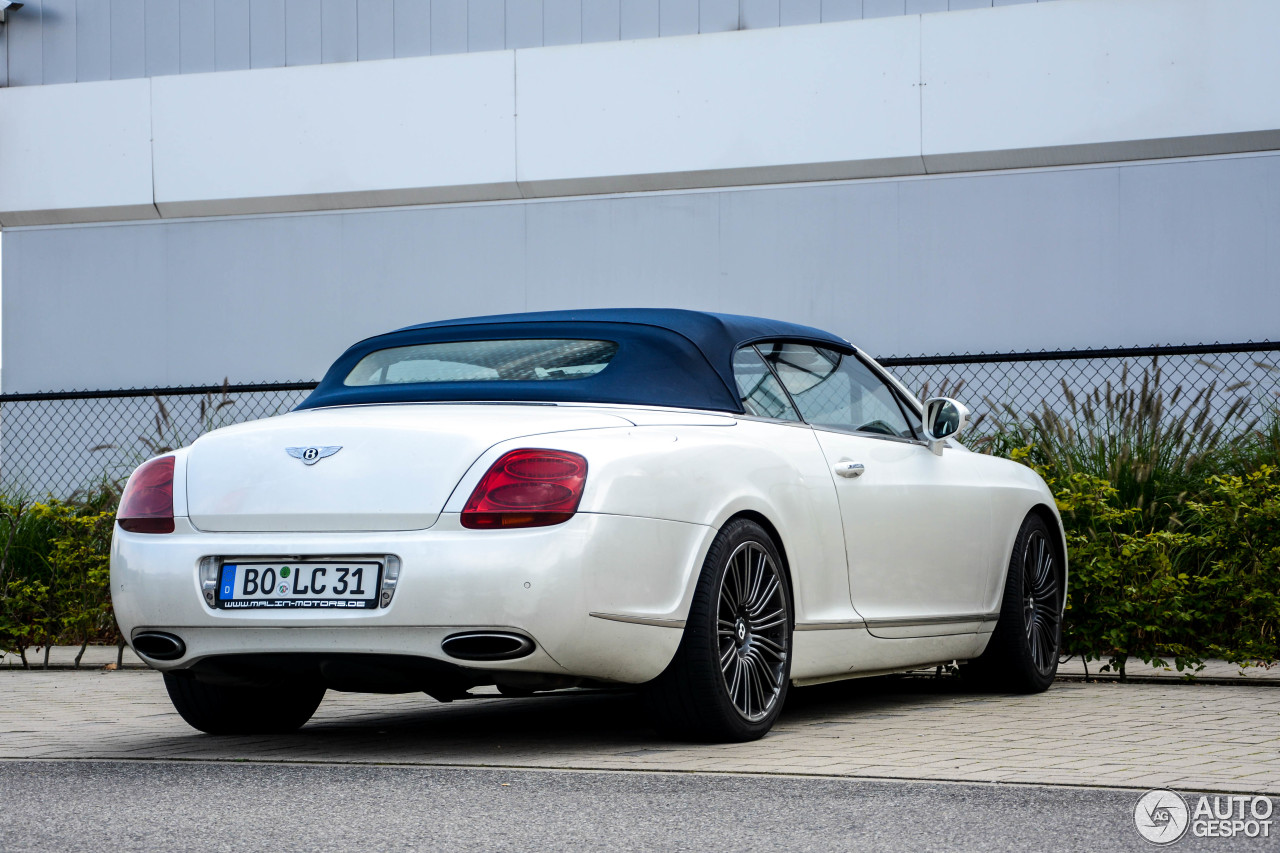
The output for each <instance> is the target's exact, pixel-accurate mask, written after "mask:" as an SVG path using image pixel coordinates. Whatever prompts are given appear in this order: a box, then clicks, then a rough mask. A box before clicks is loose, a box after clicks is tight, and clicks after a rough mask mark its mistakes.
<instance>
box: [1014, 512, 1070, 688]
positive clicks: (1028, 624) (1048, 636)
mask: <svg viewBox="0 0 1280 853" xmlns="http://www.w3.org/2000/svg"><path fill="white" fill-rule="evenodd" d="M1061 614H1062V604H1061V602H1060V601H1059V600H1058V575H1057V571H1056V569H1055V567H1054V560H1053V545H1051V544H1050V543H1049V539H1048V537H1046V536H1045V535H1044V533H1043V532H1042V531H1040V530H1033V531H1031V535H1030V536H1028V537H1027V545H1026V548H1025V549H1024V550H1023V554H1022V619H1023V622H1024V624H1025V629H1026V637H1027V650H1028V651H1029V652H1030V653H1031V662H1032V663H1034V664H1035V667H1036V669H1037V670H1039V671H1040V672H1041V673H1043V674H1049V673H1052V672H1053V671H1054V670H1055V669H1056V668H1057V664H1058V626H1059V624H1060V622H1061Z"/></svg>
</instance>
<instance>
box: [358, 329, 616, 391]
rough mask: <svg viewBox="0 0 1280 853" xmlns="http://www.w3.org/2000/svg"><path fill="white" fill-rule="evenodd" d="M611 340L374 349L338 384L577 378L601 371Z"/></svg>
mask: <svg viewBox="0 0 1280 853" xmlns="http://www.w3.org/2000/svg"><path fill="white" fill-rule="evenodd" d="M617 351H618V345H617V344H616V343H614V342H613V341H575V340H564V339H546V340H541V339H540V340H504V341H457V342H449V343H436V344H417V345H415V346H408V347H391V348H388V349H384V350H378V351H377V352H372V353H370V354H369V355H366V356H365V357H364V358H362V359H360V361H359V363H358V364H356V366H355V367H354V368H352V370H351V372H350V373H348V374H347V378H346V379H345V380H343V384H344V385H347V386H349V387H356V388H359V387H366V386H370V385H403V384H409V383H421V382H504V381H506V382H515V381H518V382H528V381H530V380H541V379H547V380H558V379H583V378H585V377H588V376H594V375H595V374H597V373H599V372H600V371H602V370H604V369H605V367H607V366H608V365H609V362H610V361H611V360H612V359H613V356H614V354H615V353H616V352H617Z"/></svg>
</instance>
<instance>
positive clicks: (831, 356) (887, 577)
mask: <svg viewBox="0 0 1280 853" xmlns="http://www.w3.org/2000/svg"><path fill="white" fill-rule="evenodd" d="M757 348H758V350H759V352H760V354H761V355H762V356H763V357H764V359H765V361H766V363H768V364H769V365H770V366H771V367H772V368H773V369H774V371H775V373H776V374H777V375H778V377H779V379H780V380H781V381H782V384H783V386H784V387H785V388H786V390H787V392H788V394H789V396H790V398H791V400H792V401H793V404H794V405H795V407H796V409H797V410H798V411H799V413H800V415H801V416H802V417H803V418H804V419H805V420H806V421H807V422H808V423H809V424H811V425H812V426H813V428H814V433H815V435H816V437H817V439H818V443H819V444H820V445H821V447H822V452H823V454H824V456H825V457H826V461H827V463H828V466H829V467H830V469H831V476H832V480H833V482H834V484H835V488H836V492H837V497H838V500H839V505H840V514H841V519H842V521H843V524H844V537H845V552H846V558H847V561H848V568H849V593H850V596H851V598H852V600H853V605H854V607H855V608H856V609H857V611H858V613H859V614H860V615H861V616H862V617H863V618H864V619H865V620H866V622H867V627H868V629H869V630H870V631H871V633H873V634H876V635H879V636H884V637H911V636H929V635H940V634H947V633H959V632H967V631H971V630H975V629H976V624H975V623H976V622H978V621H980V620H981V618H982V614H981V613H980V612H979V611H980V606H981V598H982V590H983V588H984V583H985V580H986V576H987V569H988V564H989V562H990V560H991V556H992V555H991V553H990V545H989V542H990V531H989V528H990V524H991V504H990V498H989V494H988V491H987V489H986V487H985V483H984V481H983V476H982V473H981V470H980V466H979V465H977V464H974V463H975V462H977V461H979V460H977V459H975V458H974V455H973V454H970V453H969V452H968V451H966V450H964V449H963V448H952V449H949V450H946V451H944V453H943V454H942V455H941V456H938V455H935V454H934V453H933V452H931V451H930V450H929V448H928V447H927V446H926V445H925V443H924V442H923V441H922V440H921V439H922V435H921V432H920V429H921V428H920V422H919V415H918V414H917V413H916V412H915V411H914V409H913V408H912V407H911V406H910V404H908V403H907V402H906V401H905V400H903V399H902V398H901V397H900V396H899V395H898V393H897V392H896V391H895V390H894V389H892V388H891V387H890V385H889V384H888V383H886V382H885V381H884V379H883V378H882V377H881V376H880V375H879V374H878V373H877V371H876V370H874V369H873V368H872V367H871V366H870V365H868V364H867V363H865V362H863V361H862V360H861V359H860V358H859V357H858V356H857V355H856V354H851V353H840V352H836V351H835V350H831V349H826V348H820V347H814V346H809V345H804V344H795V343H785V342H779V343H770V344H760V345H758V346H757Z"/></svg>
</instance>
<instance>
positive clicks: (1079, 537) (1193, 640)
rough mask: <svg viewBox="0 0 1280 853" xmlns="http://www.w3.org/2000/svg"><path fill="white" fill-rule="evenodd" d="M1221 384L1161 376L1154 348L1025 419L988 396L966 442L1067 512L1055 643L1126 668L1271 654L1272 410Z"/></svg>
mask: <svg viewBox="0 0 1280 853" xmlns="http://www.w3.org/2000/svg"><path fill="white" fill-rule="evenodd" d="M1241 387H1242V386H1230V387H1228V388H1226V389H1224V390H1225V392H1226V393H1227V394H1231V393H1236V392H1238V391H1239V390H1240V389H1241ZM1216 395H1217V389H1216V387H1215V386H1214V385H1213V384H1210V385H1209V386H1207V387H1204V388H1202V389H1201V390H1199V391H1197V392H1195V393H1186V392H1184V391H1183V388H1182V387H1181V386H1176V387H1174V388H1172V389H1166V388H1165V387H1164V385H1163V376H1162V373H1161V370H1160V366H1159V363H1158V361H1157V360H1154V359H1153V361H1152V364H1151V366H1150V367H1149V368H1147V369H1144V370H1142V372H1141V374H1140V375H1135V374H1132V373H1131V372H1130V371H1129V370H1127V369H1126V370H1124V371H1122V373H1121V376H1120V381H1119V382H1118V383H1112V382H1105V383H1103V384H1101V385H1099V386H1097V387H1095V388H1092V389H1090V390H1088V391H1083V392H1081V391H1077V390H1075V389H1072V388H1070V387H1068V386H1067V385H1066V384H1065V383H1064V384H1063V386H1062V393H1061V396H1060V398H1057V399H1055V400H1052V401H1045V403H1044V404H1043V405H1042V407H1041V409H1040V411H1038V412H1033V413H1030V414H1029V415H1026V416H1019V414H1018V413H1017V412H1015V411H1013V410H1012V409H1010V408H1008V407H1004V408H997V407H995V406H992V408H993V409H995V410H996V411H998V412H999V417H997V418H995V419H993V420H991V421H988V424H989V425H988V427H987V430H986V434H985V435H983V436H981V437H979V438H978V439H976V440H975V441H974V442H973V446H974V448H975V449H977V450H980V451H982V452H987V453H993V454H996V455H1001V456H1008V457H1010V458H1013V459H1016V460H1018V461H1020V462H1023V463H1024V464H1027V465H1029V466H1031V467H1033V468H1035V469H1036V470H1037V471H1038V472H1039V473H1040V474H1041V476H1043V477H1044V478H1045V481H1046V482H1047V483H1048V484H1049V487H1050V489H1051V490H1052V491H1053V493H1054V496H1055V498H1056V500H1057V504H1058V509H1059V512H1060V513H1061V515H1062V520H1063V525H1064V527H1065V529H1066V534H1067V542H1068V548H1069V552H1070V553H1069V557H1070V572H1071V576H1070V579H1069V593H1068V600H1067V612H1066V616H1065V619H1064V624H1063V651H1064V653H1066V654H1073V655H1074V654H1078V655H1080V656H1081V657H1082V658H1083V659H1084V660H1085V661H1086V663H1087V662H1088V661H1090V660H1100V659H1105V660H1106V661H1107V663H1106V665H1105V666H1104V667H1103V668H1104V669H1114V670H1116V671H1118V672H1120V673H1121V675H1122V676H1123V675H1124V672H1125V662H1126V660H1127V659H1128V658H1130V657H1134V658H1138V659H1141V660H1143V661H1145V662H1147V663H1149V664H1155V665H1159V666H1165V665H1167V664H1168V663H1169V662H1172V664H1173V665H1174V666H1176V667H1177V669H1178V670H1179V671H1183V670H1188V671H1196V670H1198V669H1201V668H1203V661H1204V660H1205V659H1206V658H1224V659H1226V660H1228V661H1231V662H1233V663H1236V664H1238V665H1240V666H1242V667H1244V666H1271V665H1274V664H1275V663H1276V662H1277V660H1280V636H1278V635H1277V630H1278V626H1280V410H1278V409H1277V408H1275V407H1274V406H1273V407H1272V408H1271V409H1270V410H1269V411H1267V412H1266V413H1265V414H1264V415H1262V416H1261V417H1254V416H1252V415H1251V413H1252V412H1253V411H1255V410H1256V409H1257V408H1258V404H1257V403H1256V402H1255V401H1252V400H1251V399H1250V398H1248V397H1246V396H1243V395H1240V396H1237V397H1236V398H1235V399H1232V400H1230V401H1228V402H1225V403H1221V404H1220V403H1219V402H1218V401H1217V399H1216Z"/></svg>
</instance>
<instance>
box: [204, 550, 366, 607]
mask: <svg viewBox="0 0 1280 853" xmlns="http://www.w3.org/2000/svg"><path fill="white" fill-rule="evenodd" d="M381 576H382V564H381V563H377V562H363V561H362V562H355V563H340V562H308V563H290V562H269V563H267V562H264V563H257V562H254V563H248V562H236V563H224V564H223V566H222V571H221V573H220V575H219V577H218V598H217V606H218V607H219V608H221V609H223V610H258V609H265V608H295V609H298V608H300V609H307V610H351V609H365V608H371V607H376V606H377V604H378V589H379V584H380V582H381V580H382V577H381Z"/></svg>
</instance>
